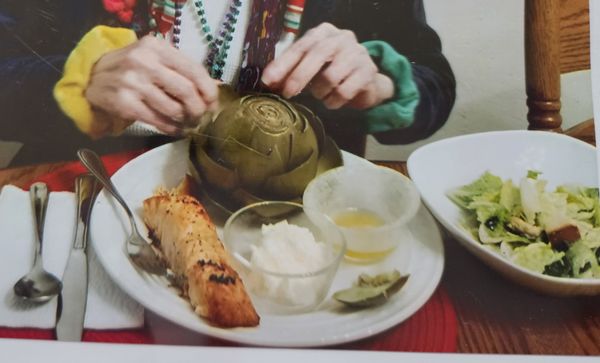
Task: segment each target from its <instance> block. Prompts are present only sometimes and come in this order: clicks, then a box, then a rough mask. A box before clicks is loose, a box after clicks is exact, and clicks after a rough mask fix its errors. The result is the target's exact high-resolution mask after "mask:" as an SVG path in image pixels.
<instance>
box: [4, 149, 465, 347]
mask: <svg viewBox="0 0 600 363" xmlns="http://www.w3.org/2000/svg"><path fill="white" fill-rule="evenodd" d="M142 152H143V151H133V152H126V153H119V154H113V155H107V156H104V157H103V158H102V160H103V161H104V165H105V166H106V169H107V171H108V172H109V173H110V174H111V175H112V174H113V173H114V172H116V171H117V170H118V169H119V168H121V166H123V165H124V164H125V163H127V162H128V161H129V160H131V159H133V158H135V157H136V156H138V155H140V154H141V153H142ZM85 171H86V170H85V168H84V166H83V165H81V163H79V162H73V163H69V164H66V165H65V166H63V167H61V168H60V169H57V170H55V171H53V172H52V173H49V174H46V175H44V176H41V177H40V178H38V179H37V180H35V181H43V182H45V183H46V184H48V188H49V189H50V190H51V191H72V190H73V183H74V181H75V177H76V176H77V175H79V174H81V173H84V172H85ZM32 182H33V181H32ZM0 338H20V339H46V340H51V339H54V338H55V337H54V332H53V330H46V329H22V328H19V329H16V328H0ZM456 338H457V324H456V313H455V311H454V306H453V305H452V302H451V300H450V298H449V297H448V295H447V293H446V292H445V290H444V289H443V288H442V287H440V288H438V289H437V290H436V291H435V293H434V294H433V296H432V297H431V298H430V299H429V301H428V302H427V303H426V304H425V305H424V306H423V307H422V308H421V309H419V311H417V312H416V313H415V314H414V315H413V316H412V317H410V318H409V319H407V320H406V321H404V322H403V323H402V324H400V325H398V326H396V327H393V328H391V329H389V330H388V331H386V332H384V333H382V334H379V335H377V336H375V337H372V338H369V339H366V340H362V341H359V342H354V343H349V344H347V345H344V346H343V347H347V348H350V349H368V350H395V351H405V352H455V351H456ZM83 340H84V341H87V342H105V343H138V344H139V343H141V344H148V343H154V342H155V341H154V339H153V338H152V334H151V333H150V332H148V331H147V329H145V328H143V329H134V330H102V331H98V330H89V329H88V330H86V331H85V332H84V335H83ZM158 343H160V342H158ZM213 343H214V345H230V346H231V345H235V344H231V343H226V342H221V341H219V340H216V339H215V340H210V343H209V344H211V345H213Z"/></svg>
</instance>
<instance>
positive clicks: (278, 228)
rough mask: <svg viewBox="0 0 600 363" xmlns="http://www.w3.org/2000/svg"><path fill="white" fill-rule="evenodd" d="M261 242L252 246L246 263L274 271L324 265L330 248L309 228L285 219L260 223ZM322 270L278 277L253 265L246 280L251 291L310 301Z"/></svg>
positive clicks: (322, 278) (319, 285) (297, 302)
mask: <svg viewBox="0 0 600 363" xmlns="http://www.w3.org/2000/svg"><path fill="white" fill-rule="evenodd" d="M262 236H263V238H262V243H261V244H260V245H258V246H252V257H251V259H250V263H251V265H252V266H253V267H259V268H260V269H262V270H266V271H269V272H274V273H284V274H306V273H310V272H315V271H317V270H320V269H321V268H323V267H325V266H326V264H327V263H328V262H329V261H331V259H332V253H333V251H332V250H331V248H330V247H329V246H327V245H326V244H325V243H322V242H318V241H316V240H315V237H314V236H313V234H312V233H311V231H310V230H308V229H307V228H304V227H300V226H297V225H294V224H289V223H288V222H287V221H286V220H284V221H281V222H279V223H276V224H268V225H263V226H262ZM325 275H326V274H321V275H318V276H314V277H312V276H311V277H291V278H285V277H279V276H276V275H268V274H265V273H261V272H260V270H256V269H254V270H253V272H252V274H251V276H250V281H249V282H250V284H251V288H252V289H253V291H254V293H257V294H259V295H262V296H265V297H269V298H271V299H275V300H276V301H277V302H279V303H287V304H293V305H305V304H311V303H313V302H314V301H315V300H316V299H318V295H319V294H320V293H321V290H322V288H323V287H322V286H323V284H324V283H327V281H326V277H325Z"/></svg>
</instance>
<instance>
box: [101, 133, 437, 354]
mask: <svg viewBox="0 0 600 363" xmlns="http://www.w3.org/2000/svg"><path fill="white" fill-rule="evenodd" d="M187 155H188V142H186V141H178V142H175V143H172V144H167V145H163V146H161V147H158V148H156V149H153V150H151V151H149V152H147V153H145V154H143V155H141V156H139V157H137V158H135V159H133V160H131V161H130V162H128V163H127V164H126V165H125V166H123V167H122V168H121V169H120V170H119V171H118V172H117V173H116V174H115V175H114V176H113V178H112V180H113V182H114V184H115V185H116V187H117V189H118V190H119V191H120V192H121V194H122V195H123V197H124V199H125V200H126V201H127V203H128V204H129V206H130V207H131V208H132V210H133V211H134V214H135V215H136V218H137V221H138V226H139V227H140V232H141V233H142V234H147V229H146V228H145V226H144V224H143V222H142V219H141V206H142V201H143V200H144V199H146V198H148V197H150V196H151V195H152V194H153V192H154V191H155V189H156V188H157V187H159V186H165V187H173V186H175V185H177V184H178V183H179V181H180V180H181V178H183V176H184V175H185V174H186V172H187V170H188V162H187V158H188V156H187ZM343 157H344V163H345V164H346V165H350V166H351V165H353V164H358V163H368V161H366V160H364V159H361V158H359V157H356V156H353V155H351V154H348V153H344V155H343ZM411 231H412V234H413V237H412V238H413V241H412V243H411V249H410V251H404V250H396V251H395V252H394V253H393V254H392V255H390V256H389V257H388V258H387V259H385V260H384V261H382V262H380V263H378V264H372V265H353V264H350V263H347V262H342V264H341V266H340V269H339V271H338V273H337V275H336V278H335V279H334V282H333V284H332V287H331V290H330V294H329V297H328V298H327V299H326V301H325V302H324V303H323V304H321V306H320V307H319V308H317V309H316V310H315V311H312V312H310V313H305V314H297V315H272V314H269V313H268V312H266V311H260V310H259V311H258V313H259V315H260V316H261V321H260V325H259V326H258V327H256V328H235V329H221V328H217V327H214V326H211V325H209V324H208V323H207V322H205V321H204V320H203V319H202V318H200V317H198V316H197V315H196V314H194V312H193V310H192V309H191V307H190V305H189V303H188V302H187V301H186V300H184V299H182V298H181V297H179V296H178V295H177V294H176V293H175V292H174V291H173V290H172V289H171V288H169V287H168V284H167V283H166V281H165V280H163V279H162V278H158V277H155V276H151V275H148V274H146V273H145V272H142V271H138V270H137V269H136V268H135V267H134V266H133V265H132V264H131V263H130V261H129V259H128V258H127V255H126V253H125V249H124V242H125V239H126V237H127V234H128V232H129V226H128V222H127V219H126V217H125V213H124V212H123V211H122V209H121V208H120V207H119V206H118V205H117V204H116V202H115V201H114V200H113V199H111V198H110V197H109V195H108V193H106V192H105V191H104V192H102V193H101V194H100V195H99V197H98V199H97V201H96V204H95V207H94V210H93V213H92V221H91V231H90V233H91V234H90V238H91V243H92V246H93V248H94V249H95V251H96V254H97V255H98V258H99V260H100V262H101V263H102V264H103V266H104V268H105V269H106V271H107V272H108V274H109V275H110V276H111V278H112V279H113V280H114V281H115V282H116V283H117V284H118V285H119V286H120V287H121V288H122V289H123V291H125V292H126V293H127V294H129V295H130V296H131V297H132V298H133V299H135V300H137V301H138V302H139V303H140V304H142V305H143V306H144V307H145V308H147V309H149V310H151V311H153V312H154V313H156V314H158V315H161V316H162V317H164V318H166V319H168V320H170V321H172V322H174V323H176V324H179V325H181V326H184V327H186V328H188V329H191V330H194V331H197V332H200V333H203V334H207V335H210V336H214V337H217V338H221V339H226V340H230V341H235V342H238V343H243V344H250V345H261V346H278V347H315V346H326V345H333V344H340V343H345V342H350V341H354V340H357V339H361V338H365V337H368V336H371V335H374V334H377V333H379V332H381V331H383V330H385V329H388V328H390V327H392V326H394V325H396V324H398V323H400V322H402V321H404V320H405V319H407V318H408V317H410V316H411V315H412V314H413V313H415V312H416V311H417V310H418V309H419V308H420V307H421V306H423V305H424V304H425V303H426V302H427V300H428V299H429V297H430V296H431V295H432V294H433V292H434V291H435V288H436V287H437V285H438V283H439V281H440V278H441V275H442V270H443V267H444V251H443V244H442V239H441V236H440V232H439V230H438V227H437V225H436V223H435V221H434V219H433V217H432V216H431V215H430V214H429V212H428V211H427V210H426V209H425V208H424V207H423V206H421V208H420V210H419V213H418V214H417V216H416V217H415V218H414V219H413V221H412V222H411ZM394 268H396V269H398V270H399V271H400V272H401V273H410V275H411V277H410V278H409V280H408V282H407V284H406V285H405V286H404V288H403V289H402V290H401V291H400V292H399V293H398V294H396V295H394V296H393V297H392V298H391V299H390V301H388V302H387V303H386V304H383V305H381V306H379V307H376V308H372V309H367V310H360V311H347V310H344V309H342V308H341V307H340V305H339V304H338V303H336V302H335V301H333V299H331V298H330V296H331V294H332V293H333V291H337V290H339V289H342V288H346V287H349V286H350V285H351V284H352V282H353V281H354V280H356V278H357V276H358V274H359V273H361V272H367V273H378V272H383V271H389V270H391V269H394Z"/></svg>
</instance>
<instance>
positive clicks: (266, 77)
mask: <svg viewBox="0 0 600 363" xmlns="http://www.w3.org/2000/svg"><path fill="white" fill-rule="evenodd" d="M260 81H261V82H262V83H263V84H264V85H265V86H270V85H271V82H273V80H272V79H271V75H270V74H268V73H266V72H263V74H262V77H260Z"/></svg>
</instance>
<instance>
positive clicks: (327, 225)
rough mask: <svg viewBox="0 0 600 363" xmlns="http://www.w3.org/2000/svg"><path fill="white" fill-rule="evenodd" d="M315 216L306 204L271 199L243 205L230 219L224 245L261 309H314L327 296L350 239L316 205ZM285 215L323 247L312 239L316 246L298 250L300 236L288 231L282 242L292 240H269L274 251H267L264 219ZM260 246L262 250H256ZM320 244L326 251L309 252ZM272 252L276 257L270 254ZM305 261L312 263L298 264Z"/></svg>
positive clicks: (271, 221)
mask: <svg viewBox="0 0 600 363" xmlns="http://www.w3.org/2000/svg"><path fill="white" fill-rule="evenodd" d="M311 216H313V217H314V216H317V219H316V220H314V219H311V218H308V215H307V211H306V210H305V208H304V207H303V206H302V205H301V204H298V203H293V202H283V201H267V202H261V203H255V204H251V205H248V206H246V207H244V208H242V209H240V210H238V211H237V212H235V213H234V214H232V215H231V217H229V219H228V220H227V222H226V223H225V227H224V238H223V240H224V243H225V246H226V248H227V249H228V251H229V252H230V254H231V255H232V257H233V260H234V261H233V262H234V264H235V266H236V268H237V270H238V272H239V273H240V275H241V276H242V279H243V281H244V284H245V285H246V288H247V289H248V291H249V292H250V294H251V296H252V301H253V302H254V304H255V305H256V307H257V309H258V311H259V312H263V313H265V312H267V313H272V314H297V313H304V312H308V311H311V310H314V309H315V308H316V307H317V306H318V305H319V304H320V303H321V302H322V301H323V300H324V299H325V297H326V296H327V294H328V292H329V288H330V286H331V283H332V282H333V278H334V276H335V274H336V271H337V269H338V267H339V264H340V261H341V260H342V257H343V256H344V253H345V250H346V243H345V241H344V237H343V235H342V234H341V233H340V231H339V229H338V228H337V227H336V226H335V224H334V223H333V222H332V221H331V220H330V219H329V218H328V217H327V216H324V215H320V214H319V213H318V212H316V211H312V212H311ZM281 221H287V222H288V224H291V225H295V226H298V227H303V228H306V229H308V230H309V231H310V232H311V234H312V235H313V236H314V239H315V240H316V241H317V242H319V245H318V247H315V246H314V245H313V247H315V248H309V249H300V250H299V249H298V248H297V247H298V245H297V244H295V243H296V242H293V241H288V240H286V239H287V238H291V236H292V234H288V235H286V236H282V238H281V242H282V243H288V245H287V246H278V245H276V244H275V245H273V244H269V246H271V247H270V248H271V250H270V251H271V254H269V253H268V252H267V253H266V256H267V257H265V248H264V247H262V245H263V232H262V230H263V225H270V224H276V223H278V222H281ZM293 246H295V247H296V249H294V248H293ZM257 249H258V250H260V252H256V250H257ZM315 249H317V250H318V251H320V252H319V253H320V256H322V257H317V256H315V255H314V254H313V255H310V256H307V255H304V254H305V250H311V251H313V253H314V251H315ZM253 254H255V255H254V258H253ZM303 255H304V256H303ZM258 256H261V257H258ZM269 256H272V257H273V258H274V259H273V260H269ZM282 256H287V257H282ZM290 258H291V259H292V260H290ZM259 260H260V261H262V262H263V263H265V262H268V263H267V264H268V266H267V265H264V264H263V265H262V266H259V265H258V263H257V261H259ZM306 264H307V265H309V266H310V267H309V268H307V269H305V268H304V267H302V268H300V267H299V266H302V265H306ZM292 266H293V267H292ZM292 270H294V271H292ZM301 270H302V271H301Z"/></svg>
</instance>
